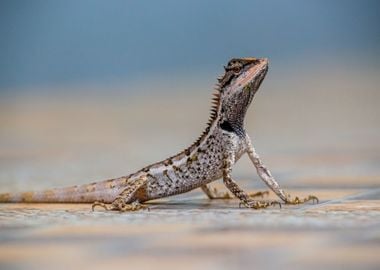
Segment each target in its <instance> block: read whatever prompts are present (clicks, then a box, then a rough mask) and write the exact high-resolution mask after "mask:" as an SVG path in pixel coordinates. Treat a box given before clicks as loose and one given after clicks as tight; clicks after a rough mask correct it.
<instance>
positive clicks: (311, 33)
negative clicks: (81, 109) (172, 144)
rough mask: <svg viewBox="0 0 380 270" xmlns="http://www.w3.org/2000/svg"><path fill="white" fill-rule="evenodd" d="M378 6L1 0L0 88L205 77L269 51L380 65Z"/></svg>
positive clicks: (277, 57) (286, 57) (278, 61)
mask: <svg viewBox="0 0 380 270" xmlns="http://www.w3.org/2000/svg"><path fill="white" fill-rule="evenodd" d="M379 6H380V4H379V2H378V1H376V0H372V1H368V0H365V1H328V0H322V1H302V0H296V1H220V0H218V1H197V0H196V1H175V0H172V1H167V0H165V1H100V0H99V1H83V0H82V1H74V0H73V1H40V0H37V1H4V0H3V1H1V2H0V36H1V39H0V91H1V92H7V91H21V92H22V91H31V88H33V89H34V90H36V89H38V87H40V86H55V85H73V84H83V83H106V84H109V83H115V82H117V83H124V82H128V81H139V80H146V79H147V76H149V75H154V76H156V75H157V74H160V75H161V76H166V77H167V78H169V77H170V78H171V79H172V78H174V76H175V75H174V74H177V73H179V74H188V73H191V74H196V76H204V77H206V78H208V77H210V76H214V75H215V70H216V67H221V65H223V64H224V63H225V62H227V61H228V59H229V58H231V57H236V56H265V57H269V58H270V60H271V62H272V66H275V67H279V68H281V69H283V68H285V69H289V68H292V65H293V64H294V63H296V62H299V61H303V62H307V63H308V64H309V65H313V63H314V62H315V61H318V59H320V58H322V61H323V59H328V58H334V61H340V62H342V63H343V64H346V65H357V64H359V65H360V66H362V65H378V62H379V53H380V27H379V25H380V21H379ZM318 64H320V63H318ZM50 91H53V89H51V90H50ZM130 91H132V90H130Z"/></svg>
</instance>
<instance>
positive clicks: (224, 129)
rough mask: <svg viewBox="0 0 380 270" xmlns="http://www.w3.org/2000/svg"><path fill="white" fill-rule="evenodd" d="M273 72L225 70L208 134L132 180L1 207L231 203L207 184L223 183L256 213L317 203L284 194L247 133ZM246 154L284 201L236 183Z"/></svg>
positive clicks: (8, 197)
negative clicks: (192, 198) (191, 198)
mask: <svg viewBox="0 0 380 270" xmlns="http://www.w3.org/2000/svg"><path fill="white" fill-rule="evenodd" d="M267 71H268V59H266V58H253V57H250V58H233V59H231V60H230V61H229V62H228V63H227V65H226V66H224V74H223V75H222V76H220V77H219V78H218V82H217V84H216V86H215V91H214V93H213V99H212V107H211V115H210V118H209V121H208V123H207V126H206V129H205V130H204V132H203V133H202V134H201V135H200V137H199V138H198V139H197V140H196V141H195V142H194V143H193V144H192V145H190V146H189V147H187V148H186V149H185V150H183V151H181V152H180V153H178V154H177V155H174V156H171V157H169V158H167V159H165V160H163V161H160V162H157V163H154V164H151V165H149V166H146V167H144V168H142V169H141V170H139V171H137V172H135V173H132V174H130V175H127V176H122V177H118V178H114V179H109V180H104V181H100V182H94V183H90V184H84V185H77V186H71V187H65V188H56V189H50V190H44V191H36V192H32V191H31V192H20V193H4V194H0V202H35V203H39V202H51V203H92V210H94V209H95V207H97V206H100V207H103V208H105V209H106V210H115V211H136V210H139V209H143V208H147V205H146V204H144V202H147V201H149V200H153V199H158V198H163V197H168V196H172V195H176V194H180V193H185V192H188V191H191V190H193V189H196V188H201V189H202V191H203V192H204V193H205V194H206V195H207V196H208V198H210V199H218V198H219V199H220V198H222V199H223V198H224V199H228V198H232V197H231V196H229V193H228V192H226V193H224V194H223V193H219V192H218V191H217V190H216V189H211V188H210V187H209V186H208V184H209V183H211V182H213V181H216V180H218V179H223V183H224V185H225V186H226V187H227V189H228V190H229V191H230V192H231V193H232V194H233V195H234V196H235V197H236V198H238V199H239V201H240V203H239V206H245V207H248V208H253V209H260V208H267V207H269V206H274V205H279V206H280V207H281V203H285V204H301V203H305V202H308V201H312V202H314V201H316V202H318V198H317V197H316V196H314V195H309V196H307V197H305V198H302V199H300V198H299V197H294V198H292V197H291V196H290V195H288V194H287V193H285V192H284V191H283V189H282V188H280V186H279V184H278V182H277V181H276V180H275V179H274V177H273V176H272V174H271V172H270V171H269V169H267V167H266V166H265V165H264V164H263V162H262V161H261V159H260V157H259V155H258V154H257V153H256V150H255V148H254V147H253V144H252V141H251V139H250V137H249V135H248V134H247V132H246V130H245V127H244V119H245V115H246V112H247V110H248V107H249V106H250V104H251V102H252V100H253V98H254V96H255V94H256V92H257V91H258V89H259V87H260V85H261V83H262V82H263V80H264V77H265V76H266V74H267ZM244 154H247V155H248V157H249V159H250V160H251V162H252V164H253V166H254V167H255V168H256V171H257V174H258V175H259V177H260V178H261V179H262V180H263V181H264V183H265V184H266V185H267V186H268V187H269V188H270V189H271V190H272V191H273V192H274V193H275V194H276V195H277V196H278V197H279V199H281V201H282V202H280V201H278V200H272V201H270V200H257V199H255V197H257V196H260V195H261V197H262V195H264V194H265V193H267V192H258V193H256V194H248V193H247V192H245V191H244V190H243V189H242V188H241V187H239V185H238V184H237V182H236V181H235V180H234V179H233V178H232V176H231V172H232V167H233V165H234V164H235V163H236V162H237V161H238V160H239V159H240V158H241V157H242V156H243V155H244Z"/></svg>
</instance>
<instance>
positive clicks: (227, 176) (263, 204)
mask: <svg viewBox="0 0 380 270" xmlns="http://www.w3.org/2000/svg"><path fill="white" fill-rule="evenodd" d="M233 164H234V156H233V154H232V153H231V154H228V155H226V156H225V158H224V164H223V182H224V184H225V185H226V187H227V188H228V189H229V191H231V192H232V193H233V194H234V195H235V196H236V197H237V198H238V199H239V200H240V204H239V205H244V206H246V207H249V208H254V209H260V208H267V207H268V206H271V205H279V206H280V207H281V203H280V202H278V201H256V200H252V199H251V198H250V196H249V195H248V194H247V193H246V192H245V191H244V190H243V189H241V188H240V187H239V186H238V184H237V183H236V182H235V181H234V180H233V179H232V177H231V171H232V165H233Z"/></svg>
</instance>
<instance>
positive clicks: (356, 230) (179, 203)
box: [0, 188, 380, 269]
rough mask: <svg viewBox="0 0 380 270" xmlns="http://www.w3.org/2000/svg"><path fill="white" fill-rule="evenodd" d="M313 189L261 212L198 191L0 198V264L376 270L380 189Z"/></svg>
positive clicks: (25, 266) (379, 261)
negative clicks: (135, 201)
mask: <svg viewBox="0 0 380 270" xmlns="http://www.w3.org/2000/svg"><path fill="white" fill-rule="evenodd" d="M308 191H309V190H307V191H305V190H303V189H294V190H291V192H292V193H293V194H297V195H305V194H307V193H308ZM313 193H314V194H316V195H318V196H319V197H320V199H321V202H320V204H317V205H300V206H283V207H282V209H278V208H270V209H266V210H259V211H257V210H251V209H243V208H239V207H238V202H237V201H236V200H227V201H226V200H215V201H209V200H208V199H205V198H204V196H203V195H202V194H201V193H198V194H197V193H196V192H193V194H189V195H187V196H186V195H185V196H177V197H175V198H173V199H168V200H160V201H156V202H153V203H150V204H149V205H150V210H144V211H140V212H134V213H110V212H105V211H101V210H99V211H96V212H91V211H90V205H87V204H83V205H73V204H52V205H50V204H47V205H44V204H8V205H1V206H0V224H1V225H0V226H1V227H0V266H1V269H41V267H42V268H44V269H52V268H54V269H61V268H62V269H63V268H65V269H67V268H69V269H81V268H84V267H86V268H92V269H101V268H108V267H124V268H126V269H132V268H133V269H148V268H155V269H168V268H175V267H180V268H181V269H241V268H249V269H252V268H256V269H278V268H281V269H305V268H308V269H378V266H379V265H380V258H379V256H378V254H380V188H377V189H371V190H366V189H349V190H343V191H342V190H338V191H335V190H333V189H324V190H313Z"/></svg>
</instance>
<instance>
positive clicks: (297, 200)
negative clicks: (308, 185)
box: [285, 195, 319, 204]
mask: <svg viewBox="0 0 380 270" xmlns="http://www.w3.org/2000/svg"><path fill="white" fill-rule="evenodd" d="M309 201H312V203H319V199H318V198H317V197H316V196H314V195H309V196H307V197H306V198H304V199H300V198H299V197H295V198H294V199H290V196H289V199H288V200H287V201H286V202H285V203H286V204H302V203H306V202H309Z"/></svg>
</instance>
